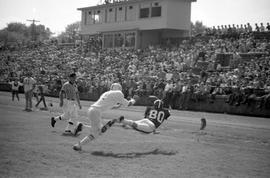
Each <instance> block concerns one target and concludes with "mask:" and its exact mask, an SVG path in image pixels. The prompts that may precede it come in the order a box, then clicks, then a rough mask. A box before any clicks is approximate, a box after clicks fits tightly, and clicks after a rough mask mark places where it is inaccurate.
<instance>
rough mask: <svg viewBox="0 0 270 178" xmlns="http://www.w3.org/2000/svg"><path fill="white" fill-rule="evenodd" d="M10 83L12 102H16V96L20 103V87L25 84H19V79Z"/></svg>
mask: <svg viewBox="0 0 270 178" xmlns="http://www.w3.org/2000/svg"><path fill="white" fill-rule="evenodd" d="M8 83H9V84H10V85H11V93H12V101H14V96H15V95H16V97H17V99H18V101H20V98H19V87H20V86H23V84H22V83H21V82H19V81H18V79H17V78H15V79H14V81H10V82H8Z"/></svg>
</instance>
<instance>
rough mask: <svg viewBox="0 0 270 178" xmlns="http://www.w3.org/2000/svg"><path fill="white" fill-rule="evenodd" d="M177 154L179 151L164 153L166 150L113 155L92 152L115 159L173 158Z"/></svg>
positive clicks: (110, 153)
mask: <svg viewBox="0 0 270 178" xmlns="http://www.w3.org/2000/svg"><path fill="white" fill-rule="evenodd" d="M177 153H178V152H177V151H164V150H159V149H154V150H152V151H148V152H131V153H112V152H108V153H105V152H103V151H94V152H92V155H94V156H104V157H113V158H139V157H142V156H147V155H166V156H172V155H176V154H177Z"/></svg>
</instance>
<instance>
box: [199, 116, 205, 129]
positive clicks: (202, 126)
mask: <svg viewBox="0 0 270 178" xmlns="http://www.w3.org/2000/svg"><path fill="white" fill-rule="evenodd" d="M205 127H206V119H205V118H201V128H200V130H203V129H204V128H205Z"/></svg>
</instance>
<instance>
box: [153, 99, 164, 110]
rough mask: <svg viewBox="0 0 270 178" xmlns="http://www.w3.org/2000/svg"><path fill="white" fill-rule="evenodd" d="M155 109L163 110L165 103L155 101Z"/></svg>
mask: <svg viewBox="0 0 270 178" xmlns="http://www.w3.org/2000/svg"><path fill="white" fill-rule="evenodd" d="M154 108H155V109H161V108H163V101H161V100H159V99H158V100H155V101H154Z"/></svg>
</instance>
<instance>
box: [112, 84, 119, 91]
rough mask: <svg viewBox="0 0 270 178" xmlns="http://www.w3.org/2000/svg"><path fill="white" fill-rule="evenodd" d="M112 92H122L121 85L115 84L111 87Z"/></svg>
mask: <svg viewBox="0 0 270 178" xmlns="http://www.w3.org/2000/svg"><path fill="white" fill-rule="evenodd" d="M110 90H120V91H122V86H121V85H120V83H113V84H112V85H111V87H110Z"/></svg>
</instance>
